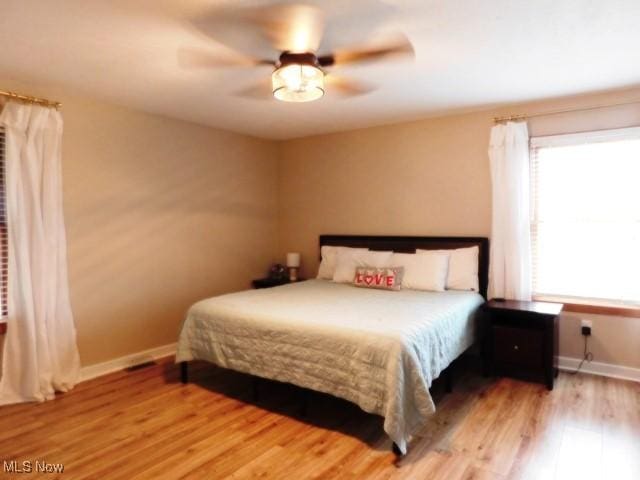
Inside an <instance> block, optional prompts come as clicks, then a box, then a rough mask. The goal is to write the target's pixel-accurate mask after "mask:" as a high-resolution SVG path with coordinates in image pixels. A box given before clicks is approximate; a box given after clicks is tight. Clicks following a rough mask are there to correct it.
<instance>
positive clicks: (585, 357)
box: [569, 335, 593, 375]
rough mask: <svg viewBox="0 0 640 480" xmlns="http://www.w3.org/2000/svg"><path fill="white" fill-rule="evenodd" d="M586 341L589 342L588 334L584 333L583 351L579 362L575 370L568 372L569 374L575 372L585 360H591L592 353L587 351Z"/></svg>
mask: <svg viewBox="0 0 640 480" xmlns="http://www.w3.org/2000/svg"><path fill="white" fill-rule="evenodd" d="M588 342H589V336H588V335H585V336H584V353H583V354H582V360H581V361H580V364H579V365H578V368H577V369H576V370H574V371H573V372H569V373H570V374H571V375H575V374H577V373H578V372H579V371H580V369H581V368H582V365H583V364H584V362H585V361H586V362H591V361H592V360H593V353H591V352H590V351H589V348H588Z"/></svg>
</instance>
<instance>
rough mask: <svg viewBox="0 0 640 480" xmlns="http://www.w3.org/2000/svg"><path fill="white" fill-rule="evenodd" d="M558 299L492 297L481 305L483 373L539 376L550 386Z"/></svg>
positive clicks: (554, 366)
mask: <svg viewBox="0 0 640 480" xmlns="http://www.w3.org/2000/svg"><path fill="white" fill-rule="evenodd" d="M562 306H563V305H562V304H560V303H546V302H522V301H516V300H504V301H496V300H491V301H489V302H487V303H485V304H484V305H483V307H482V324H483V341H482V345H483V360H484V369H485V374H494V375H495V374H506V375H513V376H518V377H525V378H527V379H532V378H535V379H538V380H541V381H543V382H544V383H545V385H546V386H547V388H548V389H549V390H553V381H554V379H555V377H556V376H557V375H558V368H557V358H558V322H559V317H560V312H561V311H562Z"/></svg>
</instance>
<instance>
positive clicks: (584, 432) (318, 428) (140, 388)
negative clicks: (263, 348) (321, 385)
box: [0, 359, 640, 480]
mask: <svg viewBox="0 0 640 480" xmlns="http://www.w3.org/2000/svg"><path fill="white" fill-rule="evenodd" d="M190 373H191V379H192V382H191V383H189V384H187V385H182V384H180V383H179V381H178V378H179V375H178V374H179V372H178V369H177V367H176V366H175V365H174V364H173V362H172V361H171V360H170V359H167V360H164V361H160V362H158V364H157V365H153V366H150V367H148V368H144V369H140V370H136V371H129V372H116V373H114V374H112V375H107V376H105V377H101V378H98V379H94V380H91V381H89V382H85V383H82V384H80V385H79V386H78V387H77V388H76V389H75V390H73V391H71V392H68V393H66V394H64V395H60V396H59V397H58V398H56V400H54V401H51V402H45V403H42V404H31V405H12V406H6V407H1V408H0V455H1V456H0V461H11V460H18V461H22V460H35V459H39V460H45V461H48V462H52V463H63V464H64V465H65V473H64V474H62V475H57V476H56V475H51V474H41V475H35V474H32V475H30V476H29V478H47V479H51V478H60V479H65V478H73V479H74V480H89V479H95V478H100V479H107V480H125V479H126V480H131V479H138V480H141V479H148V478H157V479H170V480H175V479H179V478H182V479H202V478H207V479H216V478H233V479H236V480H237V479H245V478H260V479H281V478H296V479H297V478H301V479H302V478H304V479H307V478H309V479H313V478H316V479H333V478H336V479H347V480H356V479H357V480H360V479H374V480H375V479H394V480H397V479H426V478H429V479H446V480H472V479H475V480H488V479H492V480H493V479H495V480H502V479H504V480H506V479H509V480H517V479H518V480H522V479H526V480H534V479H535V480H543V479H550V480H563V479H566V478H580V479H581V480H583V479H589V478H593V479H596V478H597V479H603V478H615V479H616V480H618V479H620V480H631V479H633V480H636V479H638V478H640V384H637V383H633V382H626V381H622V380H615V379H610V378H602V377H594V376H589V375H583V374H579V375H568V374H561V375H560V377H559V378H558V381H557V383H556V388H555V389H554V390H553V391H552V392H548V391H547V390H546V389H545V388H544V387H543V386H541V385H537V384H532V383H526V382H521V381H518V380H512V379H507V378H503V379H485V378H483V377H481V376H480V375H478V374H477V373H475V370H474V369H473V368H470V369H469V371H468V372H467V373H466V374H465V375H463V376H462V378H461V379H460V380H459V381H458V382H457V383H456V388H455V390H454V392H453V393H451V394H448V395H443V394H442V393H439V392H438V391H437V389H436V390H434V398H435V400H436V405H437V412H436V414H434V415H433V417H431V418H430V420H429V422H428V424H427V425H426V426H425V428H424V429H423V431H421V432H419V433H418V434H417V435H416V437H415V438H414V440H413V441H412V442H411V444H410V446H409V452H408V454H407V455H406V456H404V457H402V458H397V457H396V456H395V455H393V454H392V453H391V451H390V449H391V442H390V440H389V439H388V437H387V436H386V435H385V434H384V432H383V430H382V419H381V418H380V417H377V416H374V415H369V414H366V413H364V412H362V411H361V410H359V409H358V408H357V407H356V406H354V405H352V404H349V403H347V402H344V401H342V400H339V399H335V398H332V397H329V396H327V395H323V394H318V393H311V394H310V403H309V409H308V410H309V413H308V415H307V416H301V414H300V409H299V398H300V395H301V391H300V389H298V388H297V387H293V386H290V385H283V384H279V383H277V382H269V381H261V382H260V401H258V402H256V401H254V400H251V394H250V393H251V382H252V380H251V378H250V377H248V376H247V375H242V374H238V373H235V372H230V371H226V370H223V369H219V368H216V367H213V366H211V365H208V364H206V363H197V362H196V363H194V364H193V365H192V368H191V372H190ZM0 467H1V465H0ZM0 476H1V477H2V478H5V477H4V476H2V475H1V474H0ZM7 478H11V477H10V476H9V477H7ZM16 478H22V477H20V476H16Z"/></svg>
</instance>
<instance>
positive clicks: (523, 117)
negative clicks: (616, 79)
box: [493, 100, 640, 123]
mask: <svg viewBox="0 0 640 480" xmlns="http://www.w3.org/2000/svg"><path fill="white" fill-rule="evenodd" d="M636 103H640V100H631V101H628V102H620V103H607V104H604V105H592V106H590V107H582V108H567V109H564V110H549V111H546V112H540V113H531V114H520V115H507V116H505V117H494V118H493V121H494V122H495V123H501V122H511V121H514V120H526V119H527V118H534V117H546V116H547V115H558V114H560V113H571V112H584V111H587V110H598V109H600V108H609V107H619V106H622V105H634V104H636Z"/></svg>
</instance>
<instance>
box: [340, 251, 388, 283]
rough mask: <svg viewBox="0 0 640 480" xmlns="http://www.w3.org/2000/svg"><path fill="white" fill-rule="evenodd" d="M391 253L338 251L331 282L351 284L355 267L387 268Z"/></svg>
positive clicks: (354, 274)
mask: <svg viewBox="0 0 640 480" xmlns="http://www.w3.org/2000/svg"><path fill="white" fill-rule="evenodd" d="M392 255H393V252H373V251H368V250H365V251H364V252H363V251H355V252H354V251H349V250H340V251H338V256H337V261H336V270H335V272H334V273H333V281H334V282H337V283H353V279H354V278H355V276H356V267H378V268H382V267H388V266H389V265H390V264H391V256H392Z"/></svg>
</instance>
